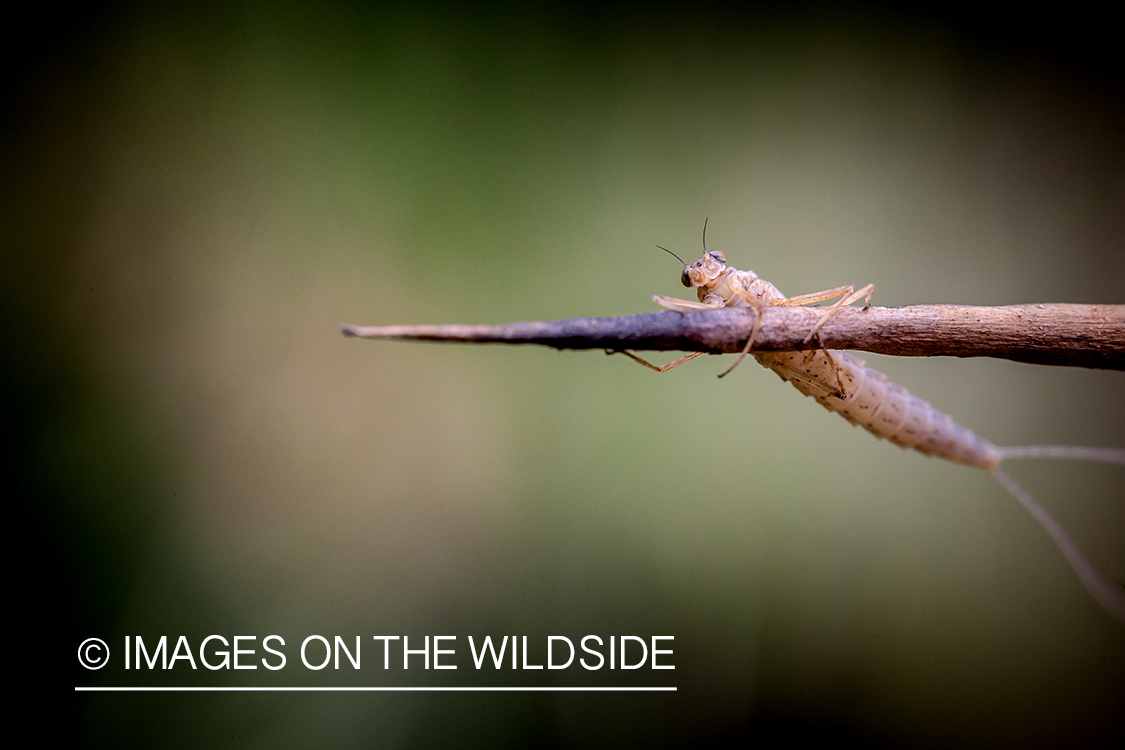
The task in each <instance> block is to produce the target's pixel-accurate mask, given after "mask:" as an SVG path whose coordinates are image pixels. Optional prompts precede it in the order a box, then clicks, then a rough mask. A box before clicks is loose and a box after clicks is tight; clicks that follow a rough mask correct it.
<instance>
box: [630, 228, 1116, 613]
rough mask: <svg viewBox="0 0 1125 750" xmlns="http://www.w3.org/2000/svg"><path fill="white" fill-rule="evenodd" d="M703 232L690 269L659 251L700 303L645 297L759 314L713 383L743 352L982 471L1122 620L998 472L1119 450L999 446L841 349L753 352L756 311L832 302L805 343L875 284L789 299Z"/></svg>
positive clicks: (1080, 563) (908, 444) (877, 427)
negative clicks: (1005, 465) (1004, 465)
mask: <svg viewBox="0 0 1125 750" xmlns="http://www.w3.org/2000/svg"><path fill="white" fill-rule="evenodd" d="M703 231H704V248H703V250H704V252H703V255H702V256H701V257H700V258H699V259H698V260H697V261H695V262H694V263H691V264H687V263H683V261H682V260H680V259H679V257H678V256H675V253H672V252H671V251H670V250H666V249H665V248H660V249H661V250H665V252H668V253H670V254H672V255H673V256H675V257H676V259H677V260H680V262H681V263H683V266H684V270H683V274H682V275H681V281H682V282H683V285H684V286H686V287H692V288H695V289H696V291H697V294H698V296H699V301H698V302H692V301H689V300H682V299H675V298H672V297H662V296H660V295H654V296H653V298H652V299H653V301H655V302H656V303H658V304H660V305H662V306H663V307H666V308H668V309H670V310H676V311H679V312H691V311H697V310H707V309H715V308H721V307H752V308H754V309H755V310H757V311H758V313H759V314H758V315H756V316H755V318H754V324H753V327H752V328H751V331H750V335H749V337H748V338H747V342H746V346H745V347H744V348H743V350H742V353H741V354H740V355H739V357H738V359H737V360H736V361H735V363H734V365H732V366H731V367H730V368H728V369H727V370H725V371H724V372H723V373H722V374H721V375H719V377H723V375H726V374H727V373H729V372H730V371H731V370H733V369H734V368H735V367H736V366H738V363H739V362H741V361H742V358H743V357H745V356H746V354H748V353H750V354H753V355H754V358H755V359H756V360H757V361H758V363H759V364H761V365H762V366H763V367H767V368H769V369H771V370H773V371H774V372H776V373H777V374H778V376H779V377H780V378H781V379H782V380H784V381H786V382H788V383H791V384H792V385H793V387H795V388H796V389H797V390H798V391H800V392H801V393H803V394H804V395H806V396H809V397H811V398H813V399H815V400H816V401H817V402H818V403H820V404H821V405H822V406H823V407H824V408H826V409H828V410H829V411H834V412H836V413H838V414H840V415H841V416H842V417H844V418H845V419H846V420H848V421H849V422H851V423H852V424H853V425H855V426H857V427H862V428H864V429H865V430H867V431H868V432H870V433H871V434H873V435H875V436H876V437H878V438H883V439H886V440H889V441H891V442H892V443H895V444H896V445H899V446H901V447H902V448H910V449H913V450H916V451H919V452H920V453H924V454H926V455H929V456H937V457H938V458H944V459H946V460H948V461H954V462H957V463H961V464H965V465H967V466H974V467H977V468H980V469H985V470H987V471H989V472H990V473H991V474H992V475H993V476H995V477H996V479H997V480H998V481H999V482H1000V483H1001V484H1002V485H1003V486H1004V487H1005V488H1006V489H1007V490H1008V491H1009V492H1010V493H1011V494H1012V495H1013V496H1014V497H1015V498H1016V500H1018V501H1019V502H1020V504H1021V505H1023V506H1024V507H1025V508H1026V509H1027V510H1028V512H1030V513H1031V515H1032V516H1033V517H1034V518H1035V520H1036V521H1038V522H1039V524H1040V525H1041V526H1042V527H1043V529H1044V530H1045V531H1046V532H1047V534H1048V535H1049V536H1050V537H1051V539H1052V540H1053V541H1054V542H1055V544H1056V545H1057V546H1058V548H1059V550H1060V551H1062V553H1063V556H1064V557H1065V558H1066V560H1067V562H1068V563H1069V564H1070V566H1071V568H1072V569H1073V570H1074V572H1075V573H1076V574H1077V575H1078V579H1079V580H1080V581H1081V582H1082V585H1083V586H1084V587H1085V588H1086V591H1087V592H1089V594H1090V595H1091V596H1092V597H1093V598H1094V599H1095V600H1096V601H1097V602H1098V603H1099V604H1100V605H1102V607H1104V608H1105V609H1106V610H1107V611H1108V612H1109V613H1110V614H1112V615H1113V616H1114V617H1116V618H1117V619H1118V620H1121V621H1122V622H1125V589H1123V588H1122V587H1121V586H1120V585H1115V584H1112V583H1110V582H1108V581H1106V580H1105V579H1104V578H1103V577H1102V576H1101V575H1100V574H1099V573H1098V572H1097V570H1095V569H1094V567H1093V566H1092V565H1091V564H1090V562H1089V561H1088V560H1087V559H1086V557H1085V555H1083V554H1082V552H1081V551H1080V550H1079V549H1078V546H1077V545H1076V544H1075V543H1074V542H1073V541H1072V540H1071V539H1070V537H1069V536H1068V535H1067V534H1066V532H1065V531H1064V530H1063V529H1062V527H1061V526H1059V524H1058V522H1056V521H1055V519H1054V518H1052V517H1051V515H1050V514H1049V513H1047V511H1046V510H1045V509H1044V508H1043V507H1042V506H1041V505H1040V504H1039V503H1038V502H1037V501H1036V500H1035V498H1033V497H1032V496H1031V495H1030V494H1029V493H1028V492H1027V491H1026V490H1025V489H1023V488H1022V487H1020V486H1019V485H1018V484H1016V482H1015V481H1014V480H1013V479H1012V478H1011V477H1010V476H1008V474H1006V473H1005V472H1003V471H1002V470H1001V469H1000V468H999V466H998V464H999V463H1000V462H1001V461H1002V460H1005V459H1011V458H1066V459H1075V460H1084V461H1100V462H1104V463H1114V464H1125V450H1122V449H1117V448H1093V447H1084V446H1051V445H1047V446H1017V447H1010V448H1001V447H998V446H995V445H993V444H992V443H990V442H988V441H987V440H985V439H983V438H981V437H979V436H978V435H976V434H975V433H973V432H972V431H971V430H969V429H968V428H966V427H963V426H961V425H959V424H957V423H956V422H955V421H953V418H952V417H950V416H949V415H948V414H945V413H944V412H941V411H938V410H937V409H935V408H934V407H933V406H931V405H930V404H929V403H928V402H926V401H923V400H922V399H920V398H918V397H917V396H915V395H913V394H911V393H910V392H909V391H907V390H906V389H905V388H903V387H901V386H899V385H896V384H894V383H891V382H889V381H888V380H887V377H886V375H884V374H882V373H881V372H878V371H876V370H873V369H872V368H870V367H868V366H867V365H866V364H865V363H864V361H863V360H861V359H859V358H858V357H856V356H854V355H852V354H849V353H847V352H843V351H839V350H836V349H822V348H813V349H809V350H805V351H781V352H755V351H752V347H753V344H754V338H755V336H756V335H757V333H758V330H759V326H760V322H761V318H762V316H761V314H760V313H761V312H762V310H764V309H765V308H766V307H767V306H770V305H808V304H812V303H816V302H824V301H827V300H831V299H836V298H839V299H838V301H837V302H836V303H835V304H834V305H832V306H831V307H827V308H825V312H824V314H823V315H822V316H821V318H820V320H819V321H818V322H817V323H816V324H815V325H814V326H813V328H812V329H811V330H810V331H809V334H808V335H807V336H806V337H805V339H804V344H806V345H807V344H809V343H810V342H811V341H812V340H813V337H814V336H816V333H817V331H819V330H820V328H821V327H822V326H823V325H824V323H825V322H827V321H828V320H829V319H830V318H831V317H832V315H833V314H835V312H836V311H837V310H839V309H840V307H842V306H843V305H850V304H852V303H854V302H858V301H859V300H860V299H863V300H864V309H867V307H868V306H869V305H870V302H871V293H872V292H873V291H874V288H875V287H874V286H873V285H872V284H868V285H867V286H865V287H863V288H862V289H859V290H858V291H857V290H856V289H855V287H854V286H853V285H848V286H842V287H837V288H835V289H827V290H825V291H823V292H814V293H813V294H802V295H799V296H796V297H786V296H785V295H784V294H782V293H781V291H780V290H778V288H777V287H775V286H774V285H773V284H771V283H770V282H768V281H766V280H765V279H761V278H759V277H758V275H757V274H755V273H754V272H753V271H739V270H738V269H736V268H733V267H732V266H728V265H727V262H726V261H727V259H726V256H725V255H724V254H723V253H721V252H718V251H714V250H711V251H709V250H707V245H706V232H707V225H706V222H705V223H704V229H703ZM658 247H659V246H658ZM622 353H623V354H625V355H626V356H628V357H630V358H631V359H633V360H635V361H636V362H639V363H640V364H642V365H644V366H645V367H648V368H649V369H651V370H655V371H656V372H667V371H668V370H671V369H672V368H674V367H677V366H678V365H681V364H683V363H684V362H688V361H690V360H692V359H695V358H696V357H698V356H700V355H701V354H703V352H693V353H691V354H687V355H685V356H683V357H681V358H679V359H677V360H675V361H673V362H669V363H668V364H666V365H663V366H659V367H658V366H656V365H653V364H651V363H649V362H646V361H645V360H643V359H641V358H640V357H638V356H636V355H635V354H633V353H632V352H622Z"/></svg>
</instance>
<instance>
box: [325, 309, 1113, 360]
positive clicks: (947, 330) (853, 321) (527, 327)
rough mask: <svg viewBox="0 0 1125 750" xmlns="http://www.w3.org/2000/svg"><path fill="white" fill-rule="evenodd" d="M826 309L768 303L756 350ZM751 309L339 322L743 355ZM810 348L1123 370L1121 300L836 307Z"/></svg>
mask: <svg viewBox="0 0 1125 750" xmlns="http://www.w3.org/2000/svg"><path fill="white" fill-rule="evenodd" d="M822 314H823V308H819V309H818V308H808V307H782V306H776V307H769V308H767V309H766V311H765V313H764V316H763V318H762V326H761V330H760V331H759V332H758V336H757V338H756V339H755V342H754V348H755V349H756V350H758V349H760V350H765V351H770V350H794V349H801V348H809V347H802V346H801V341H802V340H803V339H804V338H805V335H806V334H807V333H808V331H809V330H810V329H811V328H812V327H813V326H814V325H815V324H816V322H817V321H818V320H819V319H820V316H821V315H822ZM754 315H755V313H754V311H753V310H752V309H750V308H722V309H717V310H703V311H700V312H690V313H679V312H671V311H665V312H652V313H642V314H639V315H625V316H621V317H615V318H570V319H568V320H554V321H537V322H528V323H507V324H503V325H495V326H487V325H414V326H369V327H363V326H353V325H346V324H345V325H341V326H340V329H341V330H342V331H343V333H344V335H345V336H360V337H363V338H376V339H408V340H413V341H450V342H462V343H504V344H542V345H544V346H551V347H554V348H556V349H607V350H610V351H621V350H623V349H632V350H637V351H644V350H647V351H669V350H678V351H691V352H708V353H713V354H719V353H732V352H739V351H741V350H742V347H743V346H745V344H746V337H747V336H748V335H749V332H750V328H751V326H752V325H753V322H754ZM813 345H815V346H818V347H823V348H827V349H858V350H862V351H867V352H877V353H879V354H892V355H898V356H905V357H933V356H953V357H998V358H1002V359H1011V360H1015V361H1017V362H1030V363H1034V364H1041V365H1066V366H1072V367H1091V368H1100V369H1107V370H1125V305H1063V304H1049V305H1011V306H1007V307H967V306H960V305H915V306H912V307H872V308H870V309H868V310H866V311H864V310H860V309H858V308H842V309H840V310H839V311H838V312H837V313H836V314H835V315H833V316H832V318H831V319H830V320H829V321H828V322H827V323H826V324H825V325H824V327H823V328H821V329H820V332H819V334H818V336H817V338H816V339H814V341H813Z"/></svg>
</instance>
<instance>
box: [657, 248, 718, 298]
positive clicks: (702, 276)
mask: <svg viewBox="0 0 1125 750" xmlns="http://www.w3.org/2000/svg"><path fill="white" fill-rule="evenodd" d="M661 249H663V248H661ZM680 262H681V263H683V261H680ZM726 267H727V256H726V255H724V254H723V253H721V252H719V251H718V250H708V251H706V252H705V253H703V255H701V256H700V258H699V260H697V261H695V262H694V263H691V264H690V265H689V264H687V263H684V272H683V274H682V275H681V276H680V281H681V282H682V283H683V285H684V286H687V287H696V288H699V287H704V286H709V285H710V284H712V283H714V281H715V279H717V278H719V276H720V275H722V273H723V270H724V269H726Z"/></svg>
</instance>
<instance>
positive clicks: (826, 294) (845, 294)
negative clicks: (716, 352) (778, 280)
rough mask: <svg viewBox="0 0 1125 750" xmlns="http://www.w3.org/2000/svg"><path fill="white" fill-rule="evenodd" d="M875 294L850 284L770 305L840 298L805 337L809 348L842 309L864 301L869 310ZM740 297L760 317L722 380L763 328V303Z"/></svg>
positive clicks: (722, 375) (741, 293)
mask: <svg viewBox="0 0 1125 750" xmlns="http://www.w3.org/2000/svg"><path fill="white" fill-rule="evenodd" d="M735 291H736V292H738V291H739V290H738V289H736V290H735ZM874 292H875V285H874V284H868V285H867V286H865V287H863V288H862V289H860V290H859V291H856V288H855V285H854V284H848V285H847V286H838V287H836V288H835V289H825V290H824V291H823V292H812V293H810V294H798V295H797V296H795V297H782V298H781V299H775V300H770V301H769V303H768V304H770V305H778V306H785V307H798V306H803V305H811V304H815V303H817V302H826V301H827V300H830V299H835V298H836V297H839V298H840V299H839V301H838V302H837V303H836V304H834V305H832V307H830V308H828V309H827V310H826V311H825V312H824V314H823V315H821V316H820V320H818V321H817V323H816V325H814V326H813V327H812V330H810V331H809V333H808V335H807V336H805V338H804V340H803V341H802V342H801V345H802V346H807V345H808V343H809V342H810V341H812V339H813V337H814V336H816V334H817V332H818V331H820V329H821V327H822V326H823V325H824V324H825V323H827V322H828V320H829V319H830V318H831V317H832V316H833V315H835V314H836V312H837V311H838V310H839V309H840V308H841V307H844V306H845V305H850V304H853V303H855V302H858V301H859V300H861V299H862V300H863V309H864V310H867V309H868V308H870V307H871V295H872V294H873V293H874ZM739 296H740V297H742V298H743V299H744V300H746V302H747V303H748V304H750V306H751V307H755V308H757V312H758V316H757V317H756V318H755V319H754V327H753V328H752V329H750V337H749V338H748V339H746V346H744V347H742V351H741V352H739V355H738V359H736V360H735V361H734V364H733V365H731V366H730V367H728V368H727V369H726V370H724V371H723V372H722V373H720V374H719V377H720V378H722V377H725V376H727V375H729V374H730V373H731V372H732V371H733V370H734V368H736V367H738V366H739V365H740V364H741V363H742V360H743V359H745V357H746V355H747V354H749V353H750V350H751V349H752V348H753V347H754V339H755V338H756V337H757V335H758V329H759V328H761V324H762V312H763V311H764V307H762V306H761V303H759V302H757V300H753V299H752V298H751V297H750V296H749V295H747V294H746V293H745V292H740V293H739Z"/></svg>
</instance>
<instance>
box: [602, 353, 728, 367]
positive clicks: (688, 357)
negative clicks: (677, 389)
mask: <svg viewBox="0 0 1125 750" xmlns="http://www.w3.org/2000/svg"><path fill="white" fill-rule="evenodd" d="M606 354H624V355H625V356H626V357H628V358H629V359H631V360H633V361H634V362H639V363H640V364H642V365H644V366H645V367H647V368H648V369H650V370H653V371H654V372H668V371H669V370H671V369H672V368H673V367H679V366H680V365H682V364H683V363H684V362H689V361H691V360H693V359H695V358H696V357H699V356H701V355H703V354H706V352H692V353H691V354H685V355H684V356H682V357H680V358H679V359H677V360H675V361H674V362H669V363H668V364H666V365H659V366H658V365H654V364H652V363H651V362H646V361H645V360H643V359H641V358H640V357H638V356H637V355H636V354H633V353H632V352H630V351H627V350H625V349H607V350H606Z"/></svg>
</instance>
